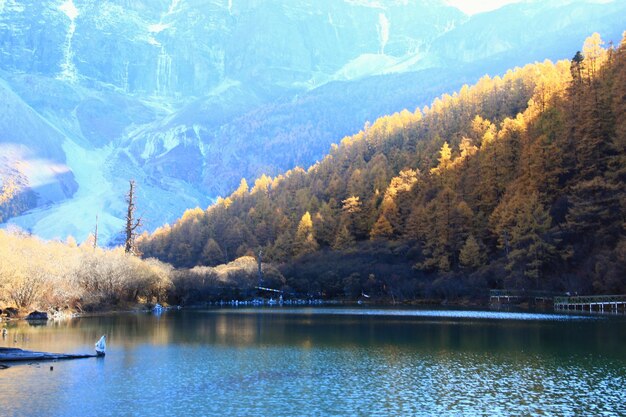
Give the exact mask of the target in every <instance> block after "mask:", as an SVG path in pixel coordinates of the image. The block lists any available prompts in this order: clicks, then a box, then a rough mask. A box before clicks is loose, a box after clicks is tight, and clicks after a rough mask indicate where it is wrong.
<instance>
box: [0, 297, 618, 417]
mask: <svg viewBox="0 0 626 417" xmlns="http://www.w3.org/2000/svg"><path fill="white" fill-rule="evenodd" d="M102 334H106V335H107V341H108V344H109V346H108V351H107V356H106V358H105V359H86V360H77V361H71V362H57V363H54V364H53V365H54V370H53V371H50V369H49V368H50V364H41V365H38V366H35V365H30V366H15V367H12V368H10V369H8V370H4V371H0V415H2V416H5V415H6V416H13V415H15V416H31V415H32V416H44V415H45V416H48V415H50V416H56V415H60V416H118V415H148V414H155V413H160V414H166V415H181V416H182V415H184V416H187V415H252V414H258V415H324V416H325V415H425V416H427V415H461V414H462V415H602V414H607V415H626V405H625V404H626V390H625V389H624V386H626V349H624V343H625V342H626V319H625V318H624V317H598V316H596V317H593V318H589V317H576V316H564V315H546V314H534V315H531V314H523V313H494V312H475V311H436V310H435V311H432V310H390V309H366V308H363V309H336V308H333V309H323V308H318V309H243V310H235V309H232V310H231V309H215V310H204V311H177V312H167V313H165V314H163V315H161V316H159V317H157V316H154V315H151V314H123V315H113V316H102V317H91V318H83V319H77V320H72V321H67V322H60V323H51V324H49V325H47V326H36V327H34V326H29V325H28V324H26V323H12V324H11V326H10V327H9V334H8V337H7V338H6V339H4V340H0V346H17V347H22V348H26V349H37V350H47V351H57V352H91V351H92V350H93V344H94V343H95V341H96V340H97V339H98V338H99V337H100V336H101V335H102Z"/></svg>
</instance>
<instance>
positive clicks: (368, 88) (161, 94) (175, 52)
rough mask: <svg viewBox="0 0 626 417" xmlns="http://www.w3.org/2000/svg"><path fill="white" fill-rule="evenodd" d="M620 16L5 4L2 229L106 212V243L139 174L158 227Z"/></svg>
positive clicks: (556, 9)
mask: <svg viewBox="0 0 626 417" xmlns="http://www.w3.org/2000/svg"><path fill="white" fill-rule="evenodd" d="M543 3H549V4H548V6H550V7H551V8H550V7H548V6H543ZM542 7H543V9H542ZM546 7H547V8H546ZM507 10H509V11H507ZM546 10H547V11H546ZM622 12H623V13H622ZM624 13H626V6H624V2H619V1H617V2H610V3H609V4H596V2H593V1H591V0H589V3H587V2H586V1H585V0H580V1H578V2H573V3H572V2H568V1H563V0H550V1H549V2H536V3H524V4H520V5H516V6H515V7H509V8H508V9H502V10H499V11H495V12H493V13H492V14H484V15H477V16H474V17H472V18H468V17H467V16H465V15H463V14H462V13H461V12H460V11H459V10H457V9H455V8H452V7H449V6H447V5H446V4H445V2H444V1H443V0H385V1H379V0H19V1H18V0H0V105H2V103H4V106H5V112H4V113H3V116H1V115H0V149H3V153H2V155H1V157H0V173H3V175H5V176H6V175H8V174H11V175H13V176H15V178H19V184H20V185H22V186H23V194H22V195H23V196H24V195H26V196H28V198H26V197H24V198H22V200H21V201H23V202H25V203H20V204H13V205H12V206H11V207H12V209H11V213H10V215H11V216H14V215H15V214H19V212H20V211H23V209H24V208H32V207H38V208H36V209H35V210H32V211H29V212H28V213H26V214H24V215H22V216H19V217H15V218H13V219H12V221H14V222H16V223H17V224H18V225H21V226H22V227H24V228H27V229H29V230H31V231H33V232H34V233H37V234H40V235H42V236H44V237H46V238H54V237H60V238H64V237H65V236H66V235H67V234H69V233H71V234H74V235H75V236H76V237H77V238H78V239H79V240H81V239H83V238H85V237H86V235H87V233H88V232H89V231H90V230H92V228H93V221H94V219H95V215H96V214H99V217H100V229H99V230H100V232H101V238H102V240H105V239H106V238H109V237H113V236H114V235H115V234H116V232H117V231H118V230H121V228H122V220H121V219H122V218H123V216H124V194H125V191H126V187H127V180H128V179H129V178H135V179H136V180H137V183H138V186H139V199H140V200H139V202H138V203H139V206H140V211H142V213H143V215H144V219H145V220H146V224H147V227H148V228H150V229H152V228H154V227H156V226H158V225H160V224H162V223H165V222H167V221H169V220H171V219H174V218H177V217H180V215H181V213H182V211H183V210H184V209H186V208H189V207H193V206H196V205H199V206H201V207H205V206H206V205H208V204H210V202H211V201H212V199H213V198H215V197H216V196H217V195H220V194H221V195H225V194H228V193H230V192H231V191H232V189H233V187H234V186H236V184H238V183H239V180H240V178H241V177H247V178H248V179H253V178H254V177H256V176H258V175H260V174H262V173H267V174H277V173H279V172H282V171H284V170H286V169H289V168H292V167H294V166H295V165H301V166H308V165H310V164H312V163H313V162H315V161H316V160H317V159H319V158H320V157H322V156H323V154H324V153H325V152H326V151H327V150H328V148H329V146H330V144H331V143H333V142H337V141H339V140H340V139H341V137H343V136H344V135H348V134H351V133H354V132H355V131H356V130H358V129H359V128H360V127H361V126H362V125H363V124H364V123H365V122H366V121H367V120H373V119H374V118H376V117H378V116H380V115H382V114H385V113H389V112H393V111H399V110H401V109H402V108H404V107H407V108H409V109H414V108H415V107H417V106H422V105H425V104H427V103H428V101H429V100H431V99H432V98H433V97H434V96H436V95H438V94H441V93H443V92H449V91H452V90H454V89H456V88H458V87H459V86H460V84H461V83H463V82H468V83H471V82H474V81H475V80H476V78H477V77H479V76H481V75H483V74H484V72H494V71H501V70H502V69H505V68H508V67H510V66H514V65H521V64H524V63H526V62H528V61H532V60H536V59H540V60H543V59H544V58H562V57H569V56H571V54H572V51H575V50H576V49H577V48H579V45H580V44H581V43H582V40H583V39H584V37H585V36H586V35H588V34H589V33H591V32H593V31H600V32H601V33H602V34H603V35H604V34H608V38H609V39H617V37H618V36H619V35H620V34H621V31H622V30H623V29H624V28H623V27H621V26H622V24H621V22H620V21H619V19H618V18H617V17H616V16H622V15H624ZM539 16H544V17H543V20H540V21H539V20H538V17H539ZM545 16H547V17H545ZM588 16H592V19H589V17H588ZM546 19H547V20H546ZM588 20H590V22H588ZM528 27H531V28H533V29H532V33H527V31H526V32H525V28H528ZM515 28H517V30H515ZM542 33H543V34H544V35H546V34H549V38H550V39H564V40H566V41H563V42H560V41H559V42H550V41H548V35H546V36H545V37H543V38H542V36H543V35H542ZM616 34H617V35H616ZM544 38H545V39H544ZM540 40H541V41H542V42H540ZM503 62H505V63H506V65H504V64H503ZM460 65H463V66H464V67H461V66H460ZM2 80H4V81H2ZM6 109H9V110H6ZM24 126H26V127H24ZM9 149H10V151H9ZM29 167H30V168H29ZM42 172H44V173H45V175H43V174H41V173H42ZM35 184H40V186H36V185H35ZM17 207H21V210H18V209H17ZM142 208H143V210H142ZM1 214H2V213H0V215H1ZM6 217H7V215H6V213H5V215H4V218H3V219H6Z"/></svg>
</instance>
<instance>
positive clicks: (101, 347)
mask: <svg viewBox="0 0 626 417" xmlns="http://www.w3.org/2000/svg"><path fill="white" fill-rule="evenodd" d="M106 348H107V337H106V336H102V337H101V338H100V340H98V341H97V342H96V355H98V356H104V354H105V350H106Z"/></svg>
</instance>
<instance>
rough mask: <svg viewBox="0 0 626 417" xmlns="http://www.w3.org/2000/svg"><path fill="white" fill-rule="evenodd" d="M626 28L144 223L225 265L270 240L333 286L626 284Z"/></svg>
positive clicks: (173, 252) (431, 293)
mask: <svg viewBox="0 0 626 417" xmlns="http://www.w3.org/2000/svg"><path fill="white" fill-rule="evenodd" d="M625 115H626V39H624V40H622V42H621V44H620V45H619V46H618V47H613V45H604V47H603V42H602V40H601V39H600V36H599V35H598V34H594V35H592V36H591V37H589V38H588V39H587V40H586V42H585V44H584V45H583V48H582V51H581V52H579V53H576V55H575V56H574V58H573V59H572V60H571V62H568V61H560V62H557V63H556V64H553V63H551V62H549V61H546V62H543V63H535V64H531V65H527V66H525V67H523V68H516V69H514V70H511V71H509V72H507V73H506V74H505V75H504V76H503V77H496V78H490V77H488V76H485V77H484V78H482V79H481V80H480V81H479V82H478V83H477V84H476V85H475V86H472V87H467V86H465V87H463V88H462V89H461V90H460V91H459V92H458V93H455V94H454V95H452V96H450V95H445V96H443V97H441V98H439V99H437V100H435V101H434V102H433V103H432V105H431V106H430V107H428V108H424V109H417V110H415V111H414V112H411V111H407V110H404V111H402V112H400V113H397V114H393V115H391V116H387V117H383V118H381V119H378V120H377V121H376V122H374V123H373V124H371V125H366V126H365V128H364V129H363V130H362V131H361V132H359V133H358V134H356V135H354V136H351V137H346V138H344V139H343V140H342V141H341V144H340V145H339V146H333V147H332V149H331V151H330V154H329V155H328V156H327V157H326V158H324V159H323V160H322V161H321V162H319V163H317V164H316V165H314V166H312V167H310V168H309V169H308V170H304V169H302V168H295V169H293V170H291V171H288V172H287V173H285V174H284V175H279V176H278V177H276V178H269V177H267V176H263V177H261V178H259V179H257V180H256V181H255V183H254V184H253V186H252V187H249V186H248V184H247V183H246V182H245V180H244V181H242V183H241V186H240V187H239V188H238V189H237V190H236V191H235V192H234V193H233V194H232V195H230V196H229V197H227V198H223V199H220V200H219V201H218V202H217V203H216V204H215V205H213V206H211V207H209V208H208V209H207V210H202V209H199V208H197V209H194V210H189V211H187V212H186V213H185V214H184V216H183V217H182V218H181V219H180V220H179V221H178V222H176V224H174V225H173V226H171V227H170V226H165V227H163V228H160V229H158V230H157V231H155V232H154V233H153V234H152V235H149V236H148V235H144V237H143V239H142V241H141V242H140V247H141V250H142V251H143V253H144V254H145V255H146V256H150V257H157V258H159V259H161V260H163V261H167V262H171V263H173V264H174V265H175V266H178V267H193V266H196V265H217V264H221V263H225V262H228V261H232V260H233V259H235V258H237V257H239V256H243V255H246V254H253V253H257V252H258V250H259V249H262V250H263V254H264V260H269V261H272V262H274V263H276V264H280V265H281V270H282V271H283V273H284V275H285V277H286V279H287V284H286V285H287V286H289V287H291V288H292V289H293V290H295V291H300V292H308V293H314V292H315V293H322V294H323V295H325V296H328V297H334V296H343V295H346V296H352V297H354V296H358V294H360V293H361V292H362V291H368V292H370V293H373V294H374V295H375V296H380V297H393V298H416V297H446V298H449V297H455V296H461V295H466V294H472V293H476V292H478V291H483V290H484V289H487V288H516V289H542V290H554V291H571V292H580V293H593V292H596V293H617V292H620V293H623V292H625V291H626V238H625V236H626V234H625V229H624V226H625V220H626V192H625V189H624V187H625V186H624V184H625V181H624V180H625V177H626V161H625V155H626V154H625V147H626V120H625V118H624V116H625Z"/></svg>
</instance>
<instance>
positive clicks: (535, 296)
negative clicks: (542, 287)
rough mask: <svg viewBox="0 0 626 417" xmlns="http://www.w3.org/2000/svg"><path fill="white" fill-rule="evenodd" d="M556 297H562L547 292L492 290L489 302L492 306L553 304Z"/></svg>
mask: <svg viewBox="0 0 626 417" xmlns="http://www.w3.org/2000/svg"><path fill="white" fill-rule="evenodd" d="M555 295H561V294H560V293H553V292H547V291H526V290H490V291H489V302H490V304H496V305H501V304H519V303H523V302H530V303H534V304H537V303H551V302H552V300H553V299H554V297H555Z"/></svg>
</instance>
